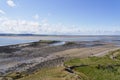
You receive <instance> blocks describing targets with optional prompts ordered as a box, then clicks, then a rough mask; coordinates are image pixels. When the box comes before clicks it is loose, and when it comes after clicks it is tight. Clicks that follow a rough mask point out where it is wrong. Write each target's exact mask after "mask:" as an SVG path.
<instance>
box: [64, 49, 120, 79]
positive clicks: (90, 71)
mask: <svg viewBox="0 0 120 80" xmlns="http://www.w3.org/2000/svg"><path fill="white" fill-rule="evenodd" d="M113 55H114V57H115V58H114V59H111V58H110V56H113ZM83 64H84V65H88V66H84V67H82V66H79V65H83ZM65 65H66V66H79V67H76V68H74V69H73V70H74V71H76V72H77V73H82V74H84V75H86V76H87V77H88V80H119V79H120V50H117V51H113V52H111V53H110V54H109V55H107V56H104V57H99V58H98V57H90V58H85V59H79V58H77V59H72V60H70V61H67V62H65ZM80 76H81V75H80ZM83 80H85V79H83Z"/></svg>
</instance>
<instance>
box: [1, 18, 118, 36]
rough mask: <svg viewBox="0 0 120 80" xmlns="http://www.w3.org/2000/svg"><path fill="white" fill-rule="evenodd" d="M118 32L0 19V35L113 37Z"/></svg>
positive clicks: (44, 21) (44, 20)
mask: <svg viewBox="0 0 120 80" xmlns="http://www.w3.org/2000/svg"><path fill="white" fill-rule="evenodd" d="M119 32H120V31H119V30H118V29H117V30H104V31H103V30H100V29H98V30H94V29H87V28H80V27H78V26H75V25H72V26H66V25H63V24H61V23H57V24H50V23H49V22H48V21H47V20H46V19H43V20H42V21H41V22H38V21H36V20H35V21H27V20H15V19H10V18H7V17H0V33H13V34H48V35H51V34H53V35H110V34H112V35H114V34H119Z"/></svg>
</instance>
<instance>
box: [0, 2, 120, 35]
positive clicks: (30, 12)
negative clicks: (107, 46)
mask: <svg viewBox="0 0 120 80" xmlns="http://www.w3.org/2000/svg"><path fill="white" fill-rule="evenodd" d="M0 33H13V34H48V35H120V0H0Z"/></svg>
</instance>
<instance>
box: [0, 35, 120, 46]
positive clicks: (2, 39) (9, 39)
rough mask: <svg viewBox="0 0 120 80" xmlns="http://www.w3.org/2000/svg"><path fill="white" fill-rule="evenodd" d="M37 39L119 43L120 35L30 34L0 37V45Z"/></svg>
mask: <svg viewBox="0 0 120 80" xmlns="http://www.w3.org/2000/svg"><path fill="white" fill-rule="evenodd" d="M39 40H59V41H104V42H111V43H115V44H116V45H120V36H111V37H110V36H83V37H81V36H39V37H38V36H37V37H35V36H31V37H0V46H5V45H12V44H20V43H29V42H34V41H39Z"/></svg>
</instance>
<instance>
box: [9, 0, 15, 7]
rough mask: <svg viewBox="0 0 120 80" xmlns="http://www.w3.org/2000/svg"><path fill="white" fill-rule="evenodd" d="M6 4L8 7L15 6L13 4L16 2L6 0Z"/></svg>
mask: <svg viewBox="0 0 120 80" xmlns="http://www.w3.org/2000/svg"><path fill="white" fill-rule="evenodd" d="M7 4H8V6H10V7H15V6H16V4H15V3H14V1H13V0H7Z"/></svg>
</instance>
